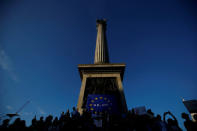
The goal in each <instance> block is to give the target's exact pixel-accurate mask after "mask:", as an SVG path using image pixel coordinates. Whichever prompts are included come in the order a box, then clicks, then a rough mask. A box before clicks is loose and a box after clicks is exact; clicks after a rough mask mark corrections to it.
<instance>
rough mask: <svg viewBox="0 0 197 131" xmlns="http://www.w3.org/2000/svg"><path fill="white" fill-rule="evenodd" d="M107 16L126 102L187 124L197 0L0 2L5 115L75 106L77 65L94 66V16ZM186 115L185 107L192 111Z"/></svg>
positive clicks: (194, 86) (196, 62) (0, 91)
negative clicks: (122, 69)
mask: <svg viewBox="0 0 197 131" xmlns="http://www.w3.org/2000/svg"><path fill="white" fill-rule="evenodd" d="M97 18H106V19H107V20H108V21H107V39H108V48H109V56H110V61H111V62H112V63H126V65H127V67H126V70H125V76H124V80H123V87H124V92H125V96H126V101H127V105H128V108H129V109H131V108H133V107H137V106H143V105H145V106H146V108H147V109H148V108H151V109H152V111H153V112H155V114H161V115H163V112H165V111H168V110H170V111H171V112H172V113H173V114H174V115H175V116H176V117H177V118H178V120H179V124H180V125H181V127H182V128H183V121H182V119H181V113H182V112H187V110H186V108H185V107H184V105H183V104H182V98H184V99H186V100H189V99H197V95H196V92H197V68H196V67H197V24H196V23H197V2H194V0H190V1H188V0H160V1H158V0H128V1H125V0H120V1H115V0H70V1H69V0H67V1H66V0H65V1H63V0H46V1H44V0H29V1H26V0H19V1H15V0H2V1H1V2H0V113H1V114H4V113H13V112H16V111H17V110H18V109H19V108H20V107H21V106H22V105H23V104H24V103H25V102H26V101H28V100H30V101H31V102H30V103H29V104H28V105H27V106H26V107H25V108H24V109H23V110H22V111H21V112H20V114H21V118H22V119H25V120H27V124H29V122H30V120H31V119H32V118H33V117H34V115H37V116H38V117H40V116H41V115H44V116H47V115H49V114H52V115H55V116H59V114H60V112H61V111H66V109H68V108H69V109H71V108H72V107H73V106H75V105H76V104H77V100H78V95H79V91H80V86H81V80H80V77H79V73H78V70H77V64H92V63H93V59H94V49H95V46H96V33H97V32H96V19H97ZM187 113H188V112H187Z"/></svg>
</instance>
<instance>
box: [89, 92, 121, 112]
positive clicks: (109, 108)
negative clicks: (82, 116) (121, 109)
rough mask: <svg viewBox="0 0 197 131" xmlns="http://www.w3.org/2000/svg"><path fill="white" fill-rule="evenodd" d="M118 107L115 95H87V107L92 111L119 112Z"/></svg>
mask: <svg viewBox="0 0 197 131" xmlns="http://www.w3.org/2000/svg"><path fill="white" fill-rule="evenodd" d="M117 107H118V106H117V101H116V97H115V96H114V95H102V94H94V95H93V94H90V95H88V97H87V105H86V108H87V110H88V111H91V112H92V113H96V114H99V113H101V112H108V113H109V114H117V113H118V108H117Z"/></svg>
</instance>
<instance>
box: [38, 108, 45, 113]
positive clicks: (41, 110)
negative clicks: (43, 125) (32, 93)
mask: <svg viewBox="0 0 197 131" xmlns="http://www.w3.org/2000/svg"><path fill="white" fill-rule="evenodd" d="M38 111H39V113H40V114H41V115H45V114H46V112H45V111H44V110H43V109H41V108H40V107H38Z"/></svg>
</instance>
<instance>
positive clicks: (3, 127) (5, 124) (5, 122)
mask: <svg viewBox="0 0 197 131" xmlns="http://www.w3.org/2000/svg"><path fill="white" fill-rule="evenodd" d="M9 121H10V120H9V119H5V120H3V124H2V125H1V126H0V130H1V131H8V130H9V129H8V128H9Z"/></svg>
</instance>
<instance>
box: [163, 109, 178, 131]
mask: <svg viewBox="0 0 197 131" xmlns="http://www.w3.org/2000/svg"><path fill="white" fill-rule="evenodd" d="M167 114H169V115H171V116H172V118H173V119H174V120H173V119H171V118H169V119H168V120H167V121H168V122H166V121H165V117H166V115H167ZM163 120H164V122H166V123H167V126H168V131H181V128H180V127H179V125H178V122H177V119H176V117H175V116H174V115H173V114H172V113H171V112H169V111H168V112H165V113H164V115H163Z"/></svg>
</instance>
